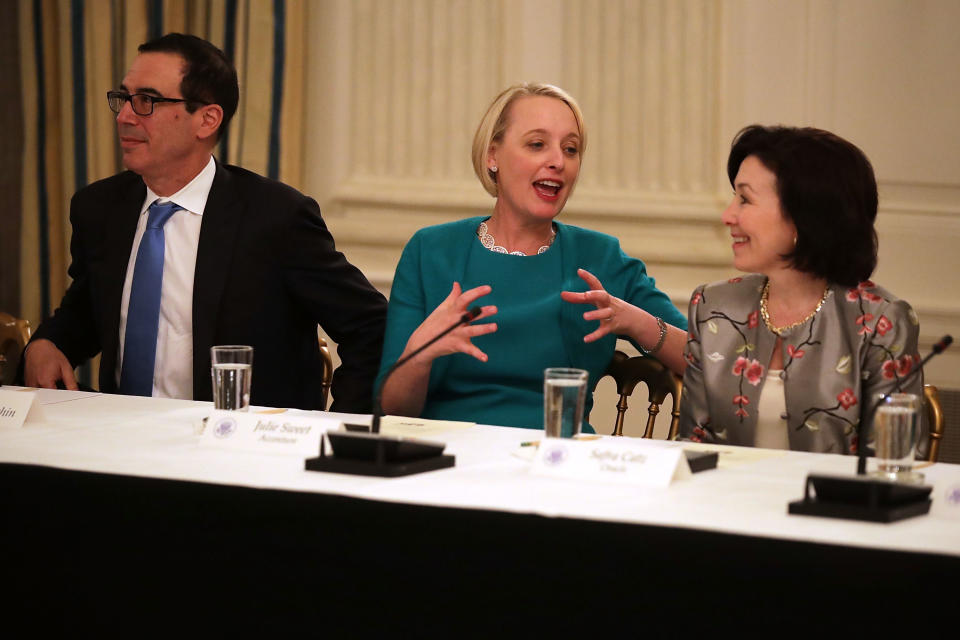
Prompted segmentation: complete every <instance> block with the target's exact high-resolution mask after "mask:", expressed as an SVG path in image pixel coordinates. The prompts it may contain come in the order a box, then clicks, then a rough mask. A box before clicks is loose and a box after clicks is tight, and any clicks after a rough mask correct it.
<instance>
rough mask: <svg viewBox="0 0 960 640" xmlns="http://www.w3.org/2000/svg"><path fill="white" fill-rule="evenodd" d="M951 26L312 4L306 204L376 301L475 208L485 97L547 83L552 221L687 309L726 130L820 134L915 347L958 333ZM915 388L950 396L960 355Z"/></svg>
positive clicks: (708, 240)
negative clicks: (563, 119)
mask: <svg viewBox="0 0 960 640" xmlns="http://www.w3.org/2000/svg"><path fill="white" fill-rule="evenodd" d="M957 24H960V2H955V1H954V0H837V1H828V0H729V1H723V2H720V1H715V0H647V1H634V0H436V1H431V0H322V1H316V2H313V3H311V4H310V21H309V25H308V30H309V34H310V37H309V41H310V54H309V69H308V91H307V96H308V105H309V108H308V110H307V115H306V118H305V122H307V123H308V127H307V130H306V131H304V135H305V136H306V138H307V144H306V145H305V146H306V157H305V159H304V160H305V166H306V167H307V171H306V173H307V177H306V191H307V192H308V193H310V194H311V195H313V196H314V197H316V198H317V199H318V200H319V201H320V204H321V207H322V209H323V211H324V216H325V218H326V220H327V222H328V224H329V225H330V227H331V229H332V230H333V233H334V235H335V237H336V238H337V242H338V245H339V246H340V247H341V248H342V249H343V250H344V251H345V252H346V254H347V256H348V257H349V258H350V259H351V260H352V261H353V262H354V263H355V264H357V265H358V266H359V267H360V268H361V269H363V270H364V272H365V273H367V275H368V277H370V279H371V280H372V281H373V282H374V283H375V284H376V285H377V286H378V287H380V288H381V289H383V290H384V291H385V292H386V291H388V290H389V286H390V281H391V278H392V274H393V269H394V266H395V264H396V260H397V258H398V257H399V253H400V250H401V249H402V247H403V245H404V243H405V242H406V241H407V239H408V238H409V237H410V235H411V234H412V233H413V232H414V231H415V230H416V229H418V228H420V227H422V226H425V225H429V224H435V223H439V222H444V221H447V220H451V219H455V218H458V217H463V216H467V215H477V214H481V213H484V212H488V211H489V210H490V209H491V207H492V204H493V201H492V200H491V199H490V197H489V196H487V195H486V193H485V192H484V191H483V190H482V189H481V187H480V185H479V183H478V182H477V180H476V179H475V178H474V176H473V173H472V169H471V165H470V158H469V150H470V142H471V140H472V137H473V132H474V129H475V127H476V125H477V123H478V121H479V118H480V116H481V115H482V113H483V111H484V109H485V108H486V106H487V105H488V104H489V102H490V100H492V98H493V97H494V95H496V93H497V92H498V91H500V90H501V89H502V88H504V87H506V86H507V85H509V84H512V83H514V82H519V81H523V80H529V81H545V82H551V83H555V84H558V85H560V86H562V87H564V88H566V89H568V90H569V91H570V92H571V93H573V95H575V96H576V97H577V98H578V100H579V101H580V102H581V105H582V107H583V110H584V112H585V116H586V120H587V126H588V130H589V136H590V140H589V146H588V149H587V152H586V156H585V158H584V165H583V171H582V174H581V180H580V184H579V185H578V188H577V192H576V194H575V195H574V196H573V198H571V200H570V202H569V203H568V205H567V208H566V210H565V212H564V213H563V216H564V219H565V220H566V221H568V222H571V223H573V224H579V225H583V226H587V227H591V228H595V229H598V230H601V231H605V232H608V233H612V234H614V235H617V236H618V237H620V238H621V240H622V242H623V245H624V247H625V249H626V250H627V251H628V252H629V253H631V254H632V255H635V256H637V257H640V258H641V259H643V260H644V261H645V262H646V263H647V266H648V269H649V271H650V272H651V274H652V275H654V276H655V277H656V278H657V281H658V283H659V285H660V286H661V288H662V289H663V290H665V291H666V292H667V293H669V294H670V295H671V296H672V297H673V298H674V300H675V302H676V304H677V305H678V306H679V307H680V308H681V309H686V303H687V299H688V296H689V293H690V291H691V290H692V289H693V288H694V287H695V286H696V285H698V284H700V283H701V282H706V281H711V280H716V279H720V278H724V277H727V276H728V275H730V274H731V273H732V267H731V266H730V259H731V258H730V252H729V242H728V238H727V233H726V231H725V230H724V229H723V226H722V225H721V224H720V222H719V214H720V211H721V210H722V208H723V206H724V205H725V203H726V200H727V198H728V194H729V192H730V188H729V184H728V183H727V181H726V178H725V175H724V164H725V159H726V153H727V150H728V147H729V143H730V140H731V139H732V137H733V135H734V134H735V133H736V132H737V131H738V130H739V129H740V128H741V127H743V126H744V125H746V124H750V123H753V122H761V123H767V124H772V123H784V124H790V125H813V126H819V127H822V128H826V129H830V130H832V131H834V132H836V133H838V134H839V135H841V136H843V137H845V138H848V139H850V140H851V141H853V142H854V143H856V144H858V145H859V146H860V147H861V148H863V149H864V151H865V152H866V153H867V155H868V156H869V157H870V158H871V160H872V161H873V163H874V167H875V170H876V173H877V177H878V180H879V182H880V191H881V204H880V207H881V210H880V216H879V221H878V225H877V226H878V230H879V234H880V267H879V269H878V271H877V274H876V280H877V281H878V282H880V283H881V284H883V285H885V286H886V287H888V288H889V289H891V290H892V291H893V292H894V293H896V294H897V295H899V296H901V297H904V298H906V299H908V300H910V301H911V302H912V303H913V304H914V306H915V308H916V309H917V311H918V313H919V315H920V318H921V340H922V345H921V347H922V349H924V350H926V349H927V348H929V345H930V344H931V343H932V342H933V341H934V340H935V339H936V338H938V337H939V336H940V335H942V334H943V333H947V332H952V333H955V334H958V336H957V337H958V338H960V284H958V282H957V279H956V278H955V276H956V275H957V273H958V271H960V269H958V267H960V257H958V247H960V155H958V153H957V151H958V149H960V117H958V114H960V89H958V87H960V82H958V80H960V38H956V37H954V35H953V33H952V29H953V28H954V27H955V26H956V25H957ZM927 378H928V381H931V382H934V383H936V384H939V385H941V386H943V387H952V388H960V349H955V350H954V353H953V354H949V355H945V356H943V357H941V358H940V359H939V360H937V361H934V362H933V363H932V366H931V368H930V370H929V374H928V377H927ZM605 404H609V405H612V404H613V401H610V402H607V401H606V400H605V399H604V400H601V399H598V411H602V410H603V409H602V407H603V406H604V405H605ZM640 404H641V403H636V402H635V403H634V406H639V405H640ZM640 417H641V416H638V417H637V419H635V421H636V422H640V421H641V420H640V419H639V418H640ZM597 419H598V421H600V420H601V419H602V418H601V417H598V418H597ZM603 420H604V421H605V419H603ZM611 424H612V419H611Z"/></svg>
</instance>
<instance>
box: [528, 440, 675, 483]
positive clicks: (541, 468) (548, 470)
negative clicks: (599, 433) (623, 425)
mask: <svg viewBox="0 0 960 640" xmlns="http://www.w3.org/2000/svg"><path fill="white" fill-rule="evenodd" d="M531 472H532V473H534V474H535V475H541V476H552V477H555V478H569V479H572V480H580V481H583V480H587V481H591V480H592V481H597V482H612V483H619V484H630V485H640V486H647V487H666V486H669V485H670V483H671V482H673V481H674V480H683V479H684V478H688V477H690V475H691V474H690V465H689V464H687V458H686V456H685V455H684V453H683V448H682V447H679V446H664V444H663V443H661V442H651V441H644V440H640V439H636V438H603V439H602V440H588V441H583V440H571V439H567V438H544V439H543V440H542V441H541V442H540V446H539V447H537V455H536V456H535V457H534V459H533V467H532V469H531Z"/></svg>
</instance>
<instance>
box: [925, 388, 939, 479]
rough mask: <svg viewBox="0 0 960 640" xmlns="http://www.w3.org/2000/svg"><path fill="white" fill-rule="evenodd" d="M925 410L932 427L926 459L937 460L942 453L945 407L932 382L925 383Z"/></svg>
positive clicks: (928, 424)
mask: <svg viewBox="0 0 960 640" xmlns="http://www.w3.org/2000/svg"><path fill="white" fill-rule="evenodd" d="M923 411H924V416H925V417H926V419H927V426H928V427H929V429H930V445H929V448H928V449H927V452H926V456H925V457H926V459H927V460H929V461H930V462H936V461H937V456H938V455H940V441H941V440H942V439H943V429H944V419H943V408H942V407H941V406H940V393H939V392H938V391H937V388H936V387H935V386H933V385H932V384H925V385H923Z"/></svg>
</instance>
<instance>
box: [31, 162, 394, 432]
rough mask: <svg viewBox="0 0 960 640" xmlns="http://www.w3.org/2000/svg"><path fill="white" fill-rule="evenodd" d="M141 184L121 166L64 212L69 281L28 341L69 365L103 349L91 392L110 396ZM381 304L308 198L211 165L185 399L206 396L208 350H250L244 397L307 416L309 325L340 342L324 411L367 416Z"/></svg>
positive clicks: (312, 394) (311, 383)
mask: <svg viewBox="0 0 960 640" xmlns="http://www.w3.org/2000/svg"><path fill="white" fill-rule="evenodd" d="M145 197H146V186H145V185H144V183H143V180H141V178H140V176H138V175H136V174H134V173H131V172H129V171H127V172H124V173H121V174H119V175H116V176H113V177H110V178H107V179H105V180H100V181H99V182H95V183H94V184H91V185H90V186H88V187H86V188H84V189H81V190H80V191H78V192H77V193H76V194H75V195H74V197H73V200H72V202H71V205H70V222H71V224H72V226H73V237H72V240H71V243H70V253H71V257H72V264H71V265H70V270H69V274H70V277H71V278H72V279H73V282H72V284H71V285H70V288H69V289H68V290H67V293H66V294H65V295H64V297H63V301H62V302H61V304H60V308H59V309H57V311H56V312H55V313H54V315H53V316H52V317H50V318H49V319H47V320H46V321H44V322H43V323H42V324H41V325H40V327H39V328H38V329H37V331H36V333H35V334H34V339H40V338H46V339H49V340H52V341H53V342H54V343H56V345H57V346H58V347H59V348H60V350H61V351H63V353H64V354H65V355H66V356H67V358H68V359H69V360H70V362H71V363H72V364H74V365H75V366H76V365H77V364H79V363H81V362H83V361H85V360H86V359H88V358H90V357H92V356H94V355H96V354H97V353H102V358H101V363H100V389H101V390H102V391H105V392H116V390H117V385H116V382H115V379H114V372H115V369H116V365H117V357H118V347H119V344H118V343H119V323H120V298H121V294H122V292H123V283H124V279H125V277H126V270H127V263H128V260H129V257H130V251H131V247H132V245H133V239H134V235H135V233H136V228H137V219H138V216H139V213H140V208H141V207H142V205H143V201H144V198H145ZM385 321H386V300H385V299H384V297H383V296H382V295H381V294H380V293H379V292H377V291H376V290H375V289H374V288H373V287H372V286H371V285H370V283H369V282H368V281H367V279H366V278H365V277H364V276H363V274H362V273H360V271H359V270H358V269H357V268H356V267H354V266H353V265H351V264H350V263H349V262H347V260H346V258H344V256H343V254H341V253H340V252H338V251H337V250H336V248H335V247H334V242H333V237H332V236H331V235H330V232H329V231H328V230H327V227H326V225H325V224H324V222H323V218H321V217H320V209H319V207H318V206H317V203H316V202H314V201H313V200H312V199H311V198H308V197H306V196H304V195H303V194H301V193H299V192H298V191H296V190H295V189H292V188H290V187H288V186H286V185H283V184H280V183H278V182H275V181H273V180H268V179H266V178H263V177H261V176H258V175H256V174H254V173H251V172H249V171H246V170H244V169H241V168H239V167H233V166H229V165H221V164H219V163H218V164H217V172H216V176H215V177H214V180H213V186H212V187H211V189H210V195H209V198H208V199H207V206H206V209H205V210H204V212H203V222H202V225H201V229H200V240H199V247H198V250H197V265H196V270H195V272H194V284H193V397H194V399H196V400H210V399H211V397H212V392H211V383H210V347H211V346H212V345H217V344H247V345H252V346H253V348H254V360H253V364H254V366H253V387H252V391H251V402H252V403H253V404H260V405H266V406H277V407H297V408H301V409H314V408H318V407H319V405H320V385H321V379H322V375H323V363H322V360H321V358H320V351H319V348H318V346H317V325H318V324H319V325H321V326H322V327H323V328H324V330H325V331H326V332H327V334H328V335H329V336H330V337H331V338H332V339H333V340H334V341H336V342H337V344H338V354H339V356H340V359H341V361H342V364H341V365H340V367H338V368H337V370H336V372H335V374H334V379H333V388H332V395H333V405H332V406H331V410H333V411H345V412H357V413H369V412H370V409H371V405H372V398H371V396H372V391H371V390H372V387H373V379H374V376H375V375H376V372H377V367H378V365H379V359H380V352H381V349H382V344H383V334H384V325H385Z"/></svg>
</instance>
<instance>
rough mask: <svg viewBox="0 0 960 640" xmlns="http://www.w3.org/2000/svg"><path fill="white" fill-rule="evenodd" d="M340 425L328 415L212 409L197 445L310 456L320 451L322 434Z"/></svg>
mask: <svg viewBox="0 0 960 640" xmlns="http://www.w3.org/2000/svg"><path fill="white" fill-rule="evenodd" d="M340 426H341V422H340V421H339V420H333V419H330V418H313V417H306V416H299V415H291V414H287V413H279V414H262V413H247V412H246V411H217V410H214V411H212V412H211V413H210V417H209V418H207V425H206V427H205V428H204V430H203V435H202V436H201V437H200V446H204V447H216V448H219V449H232V450H238V451H255V452H260V453H289V454H296V455H299V456H305V457H309V456H315V455H317V453H318V452H319V451H320V438H321V437H322V436H323V434H324V433H326V432H327V431H328V430H335V429H339V428H340Z"/></svg>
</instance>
